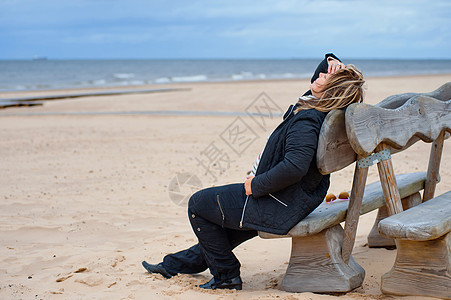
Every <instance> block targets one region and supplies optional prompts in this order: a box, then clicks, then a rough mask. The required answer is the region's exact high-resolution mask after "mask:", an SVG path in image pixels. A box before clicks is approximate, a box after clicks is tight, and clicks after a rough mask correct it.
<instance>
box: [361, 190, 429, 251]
mask: <svg viewBox="0 0 451 300" xmlns="http://www.w3.org/2000/svg"><path fill="white" fill-rule="evenodd" d="M421 202H422V198H421V195H420V193H415V194H413V195H410V196H408V197H406V198H402V199H401V203H402V208H403V209H404V210H407V209H409V208H412V207H414V206H417V205H419V204H421ZM388 216H389V215H388V210H387V206H386V205H384V206H382V207H381V208H379V211H378V212H377V217H376V220H374V224H373V227H372V228H371V231H370V233H369V234H368V247H370V248H393V247H396V244H395V240H394V239H392V238H387V237H385V236H382V235H380V234H379V229H378V227H379V222H380V221H382V220H383V219H385V218H387V217H388Z"/></svg>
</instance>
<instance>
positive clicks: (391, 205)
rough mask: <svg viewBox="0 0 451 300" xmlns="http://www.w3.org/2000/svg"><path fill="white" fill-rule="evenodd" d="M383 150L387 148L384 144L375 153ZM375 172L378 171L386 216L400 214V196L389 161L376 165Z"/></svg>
mask: <svg viewBox="0 0 451 300" xmlns="http://www.w3.org/2000/svg"><path fill="white" fill-rule="evenodd" d="M384 149H387V147H386V146H385V144H381V145H379V146H377V147H376V152H379V151H382V150H384ZM377 170H378V171H379V179H380V181H381V186H382V190H383V191H384V196H385V203H386V205H387V210H388V214H389V215H394V214H397V213H400V212H402V210H403V209H402V204H401V196H400V194H399V190H398V184H397V182H396V178H395V171H394V170H393V164H392V161H391V159H387V160H383V161H381V162H379V163H377Z"/></svg>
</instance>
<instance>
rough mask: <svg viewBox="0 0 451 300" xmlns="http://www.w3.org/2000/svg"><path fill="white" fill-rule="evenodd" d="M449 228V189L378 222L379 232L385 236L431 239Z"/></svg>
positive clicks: (450, 196)
mask: <svg viewBox="0 0 451 300" xmlns="http://www.w3.org/2000/svg"><path fill="white" fill-rule="evenodd" d="M450 230H451V191H449V192H447V193H445V194H442V195H440V196H437V197H435V198H433V199H431V200H429V201H427V202H423V203H421V204H420V205H417V206H415V207H413V208H411V209H409V210H406V211H404V212H402V213H400V214H397V215H395V216H391V217H388V218H386V219H384V220H382V221H380V222H379V232H380V233H381V234H382V235H384V236H387V237H390V238H396V239H409V240H418V241H425V240H432V239H436V238H438V237H440V236H442V235H444V234H447V233H448V232H450Z"/></svg>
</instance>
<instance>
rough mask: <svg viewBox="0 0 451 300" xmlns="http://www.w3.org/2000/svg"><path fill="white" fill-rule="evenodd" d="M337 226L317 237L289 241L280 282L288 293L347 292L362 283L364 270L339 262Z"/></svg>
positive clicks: (353, 264) (351, 259)
mask: <svg viewBox="0 0 451 300" xmlns="http://www.w3.org/2000/svg"><path fill="white" fill-rule="evenodd" d="M342 237H343V229H342V228H341V226H340V225H336V226H334V227H332V228H328V229H326V230H324V231H322V232H320V233H319V234H316V235H313V236H308V237H294V238H292V248H291V257H290V262H289V264H288V268H287V271H286V272H285V276H284V278H283V280H282V289H283V290H284V291H287V292H319V293H327V292H347V291H350V290H352V289H354V288H356V287H359V286H361V285H362V283H363V279H364V277H365V271H364V269H363V268H362V267H361V266H360V265H358V264H357V263H356V262H355V260H354V259H353V258H352V256H351V257H350V260H349V263H348V264H346V263H344V261H343V260H342V258H341V244H342Z"/></svg>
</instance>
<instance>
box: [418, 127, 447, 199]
mask: <svg viewBox="0 0 451 300" xmlns="http://www.w3.org/2000/svg"><path fill="white" fill-rule="evenodd" d="M444 141H445V132H444V131H442V132H441V133H440V134H439V136H438V137H437V139H436V140H435V141H434V142H433V143H432V146H431V154H430V155H429V165H428V177H427V180H426V184H425V186H424V194H423V201H427V200H429V199H432V198H434V193H435V187H436V186H437V182H438V178H439V170H440V161H441V159H442V151H443V143H444Z"/></svg>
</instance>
